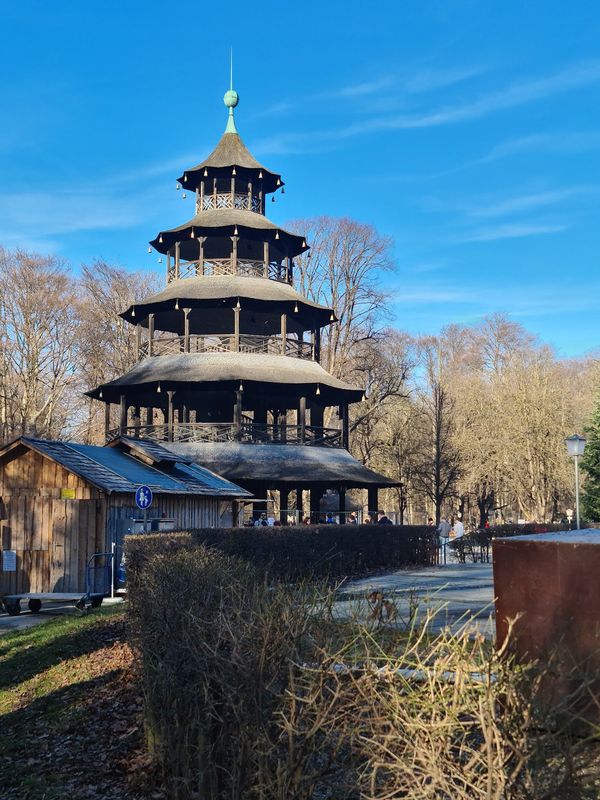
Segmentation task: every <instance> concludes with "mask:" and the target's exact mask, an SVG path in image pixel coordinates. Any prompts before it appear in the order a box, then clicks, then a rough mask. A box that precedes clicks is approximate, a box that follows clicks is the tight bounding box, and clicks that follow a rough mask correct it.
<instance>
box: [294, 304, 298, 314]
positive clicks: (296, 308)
mask: <svg viewBox="0 0 600 800" xmlns="http://www.w3.org/2000/svg"><path fill="white" fill-rule="evenodd" d="M294 313H295V314H297V313H298V303H296V305H295V306H294Z"/></svg>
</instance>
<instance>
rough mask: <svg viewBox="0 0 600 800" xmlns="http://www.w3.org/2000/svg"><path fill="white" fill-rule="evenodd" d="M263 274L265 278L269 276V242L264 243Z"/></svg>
mask: <svg viewBox="0 0 600 800" xmlns="http://www.w3.org/2000/svg"><path fill="white" fill-rule="evenodd" d="M263 274H264V277H265V278H268V277H269V243H268V242H264V243H263Z"/></svg>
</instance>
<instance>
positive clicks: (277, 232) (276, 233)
mask: <svg viewBox="0 0 600 800" xmlns="http://www.w3.org/2000/svg"><path fill="white" fill-rule="evenodd" d="M275 238H276V239H279V231H275Z"/></svg>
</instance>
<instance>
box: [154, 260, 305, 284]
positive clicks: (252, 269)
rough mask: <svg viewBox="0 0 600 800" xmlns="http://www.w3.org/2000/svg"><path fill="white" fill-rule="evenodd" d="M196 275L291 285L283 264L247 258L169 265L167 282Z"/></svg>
mask: <svg viewBox="0 0 600 800" xmlns="http://www.w3.org/2000/svg"><path fill="white" fill-rule="evenodd" d="M198 275H202V276H205V277H210V276H212V275H241V276H242V277H249V278H269V279H270V280H272V281H280V282H281V283H290V284H291V283H292V282H293V280H292V270H291V269H289V270H288V271H287V272H286V268H285V266H284V265H283V264H278V263H277V262H276V261H269V262H265V261H256V260H253V259H248V258H238V259H234V258H204V259H202V260H200V259H198V260H196V261H180V262H179V267H177V265H176V264H175V263H174V262H172V263H171V262H170V263H169V268H168V275H167V280H168V282H169V283H170V282H171V281H174V280H177V279H178V278H195V277H196V276H198Z"/></svg>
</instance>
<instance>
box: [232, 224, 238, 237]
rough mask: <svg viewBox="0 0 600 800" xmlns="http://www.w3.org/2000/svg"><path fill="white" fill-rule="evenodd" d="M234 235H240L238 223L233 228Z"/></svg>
mask: <svg viewBox="0 0 600 800" xmlns="http://www.w3.org/2000/svg"><path fill="white" fill-rule="evenodd" d="M233 235H234V236H237V235H238V229H237V225H236V226H235V228H234V229H233Z"/></svg>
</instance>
